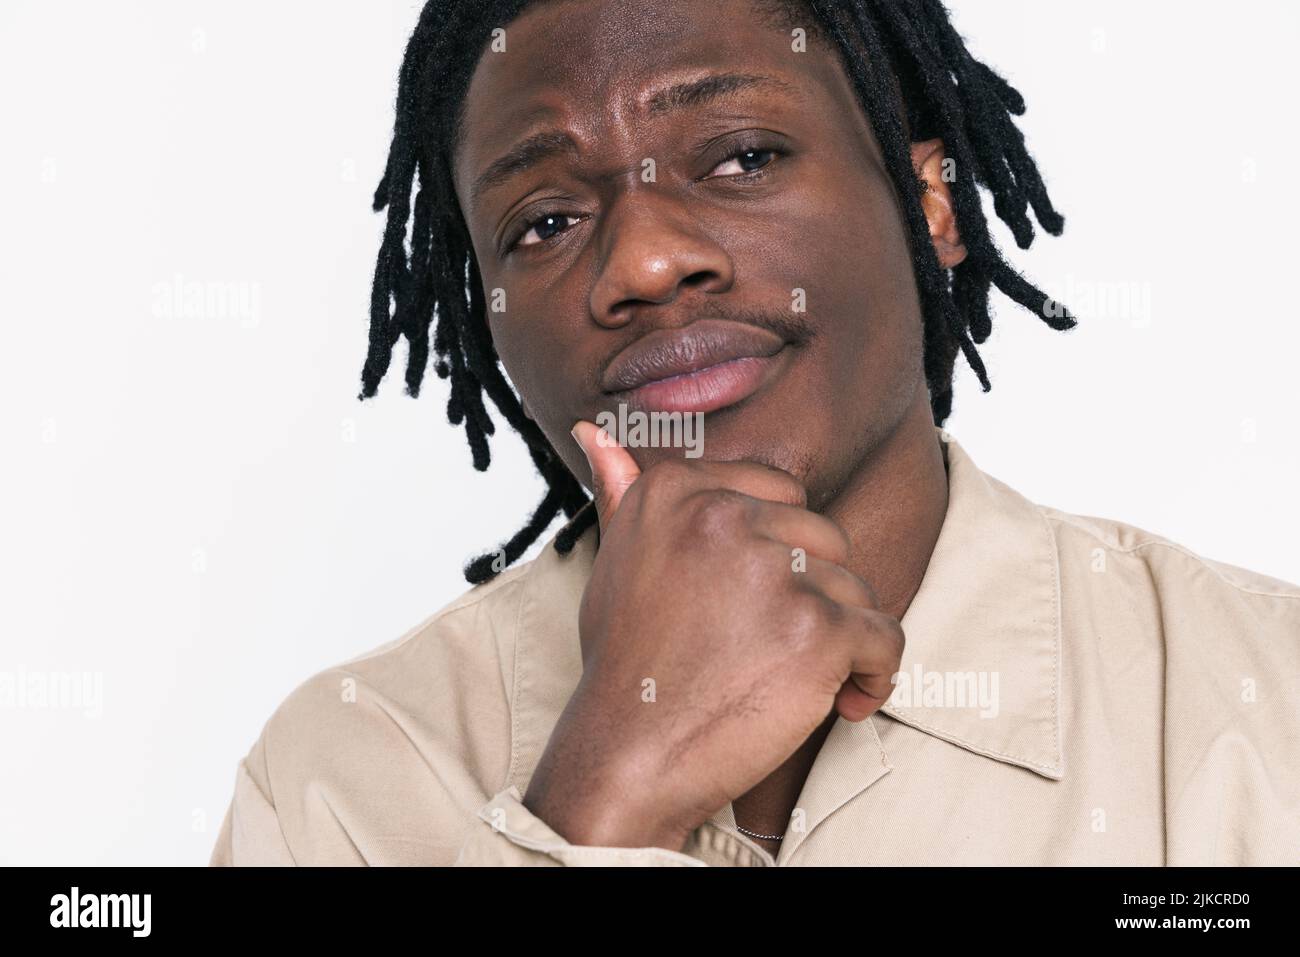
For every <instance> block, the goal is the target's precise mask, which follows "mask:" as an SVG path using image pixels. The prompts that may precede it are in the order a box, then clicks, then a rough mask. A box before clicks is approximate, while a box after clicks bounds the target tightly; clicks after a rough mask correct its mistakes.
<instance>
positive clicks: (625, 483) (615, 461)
mask: <svg viewBox="0 0 1300 957" xmlns="http://www.w3.org/2000/svg"><path fill="white" fill-rule="evenodd" d="M573 439H574V441H575V442H577V443H578V446H579V448H581V449H582V451H583V453H585V454H586V456H587V464H588V465H590V466H591V494H592V497H593V498H594V499H595V500H596V513H597V514H598V515H599V516H600V527H601V529H602V530H604V529H608V528H609V523H610V521H611V520H612V519H613V518H614V513H615V512H616V511H618V506H619V503H620V502H622V501H623V493H625V492H626V491H627V490H628V487H629V486H630V485H631V484H632V483H633V482H635V481H636V480H637V478H638V477H639V476H640V475H641V469H640V467H639V466H638V465H637V464H636V460H635V459H633V458H632V456H631V454H630V453H629V452H628V450H627V449H625V448H623V447H622V446H621V445H619V444H618V443H617V442H615V441H614V439H613V437H612V436H610V434H609V433H608V432H606V431H605V430H604V429H602V428H600V427H599V426H597V425H595V424H593V423H591V422H587V421H585V420H583V421H581V422H579V423H578V424H577V425H575V426H574V427H573Z"/></svg>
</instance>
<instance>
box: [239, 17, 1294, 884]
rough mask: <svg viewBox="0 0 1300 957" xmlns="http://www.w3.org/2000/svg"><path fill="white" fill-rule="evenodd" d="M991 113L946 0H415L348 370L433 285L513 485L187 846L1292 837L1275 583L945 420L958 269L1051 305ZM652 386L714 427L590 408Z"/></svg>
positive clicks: (426, 849)
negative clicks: (984, 444) (1011, 245)
mask: <svg viewBox="0 0 1300 957" xmlns="http://www.w3.org/2000/svg"><path fill="white" fill-rule="evenodd" d="M1023 110H1024V103H1023V100H1022V99H1021V97H1020V94H1019V93H1018V92H1017V91H1016V90H1015V89H1013V88H1012V87H1011V86H1010V85H1009V84H1008V83H1007V82H1006V81H1005V80H1004V79H1002V78H1001V77H1000V76H998V75H997V74H996V73H994V72H993V71H992V70H991V69H990V68H988V67H987V66H985V65H984V64H982V63H980V62H978V61H976V60H975V59H973V58H972V57H971V55H970V54H969V52H968V51H967V50H966V48H965V46H964V44H963V43H962V41H961V38H960V37H959V36H958V35H957V34H956V33H955V31H954V30H953V28H952V26H951V24H950V23H949V21H948V18H947V14H946V11H945V10H944V9H943V7H942V6H941V5H940V4H939V2H938V0H909V2H897V0H894V2H886V0H867V2H848V0H845V2H819V0H817V2H807V3H802V2H795V0H788V2H787V0H781V2H777V0H724V2H717V3H710V4H700V3H694V2H690V0H640V2H628V3H618V4H611V3H602V2H597V0H560V2H548V3H527V2H522V0H521V2H508V3H495V4H493V3H480V2H433V3H430V4H428V5H427V6H426V8H425V10H424V13H423V15H422V16H421V19H420V23H419V25H418V26H417V29H416V31H415V34H414V35H413V37H412V39H411V43H410V45H409V47H408V50H407V54H406V58H405V61H404V64H403V67H402V75H401V81H400V87H399V93H398V102H397V123H396V127H395V134H394V140H393V146H392V151H391V153H390V157H389V163H388V168H387V171H386V174H385V176H384V179H383V182H382V183H381V184H380V187H379V190H378V192H377V194H376V208H377V209H382V208H384V207H385V206H386V207H387V208H388V228H387V231H386V234H385V237H384V242H383V246H382V248H381V250H380V254H379V261H378V267H377V270H376V276H375V296H374V299H373V302H372V316H371V320H372V321H371V349H370V354H369V357H368V360H367V363H366V367H365V370H364V372H363V391H362V394H363V397H364V396H368V395H371V394H373V393H374V391H375V389H376V388H377V386H378V384H379V381H380V380H381V379H382V378H383V376H384V374H385V373H386V370H387V366H388V363H389V359H390V356H391V351H392V348H393V346H394V344H395V343H396V340H397V339H398V338H399V337H401V336H405V337H406V338H407V339H408V342H409V346H410V351H409V360H408V368H407V375H406V379H407V386H408V391H409V392H410V393H411V394H413V395H415V394H418V390H419V386H420V382H421V380H422V377H423V372H424V368H425V366H426V364H427V362H428V359H429V348H430V341H429V330H430V325H431V321H432V320H433V318H434V316H435V314H436V326H435V327H434V332H433V341H432V348H433V351H434V353H435V354H436V363H435V368H436V370H437V371H438V373H439V375H440V376H442V377H443V378H446V379H448V380H449V382H450V386H451V392H450V399H449V405H448V415H449V419H450V420H451V422H452V423H453V424H458V425H463V426H464V427H465V430H466V434H467V437H468V439H469V443H470V447H471V451H472V454H473V456H474V462H475V465H476V466H477V467H478V468H480V469H483V468H486V467H487V465H488V461H489V456H488V445H487V437H488V436H489V435H491V434H492V433H493V430H494V427H493V420H492V418H491V417H490V416H489V414H488V412H487V407H486V404H485V402H484V396H485V395H486V397H487V398H488V399H490V400H491V402H492V404H493V405H495V406H496V408H497V409H498V411H499V412H500V413H501V415H502V416H504V418H505V419H506V421H508V422H509V423H510V424H511V425H512V426H513V427H514V428H515V429H516V430H517V431H518V432H519V433H520V435H521V436H522V437H523V438H524V440H525V441H526V442H527V444H528V446H529V449H530V451H531V453H532V457H533V461H534V462H535V463H536V465H537V467H538V469H539V470H540V472H541V474H542V475H543V476H544V478H545V479H546V482H547V486H548V493H547V495H546V497H545V499H544V500H543V502H542V503H541V505H540V506H539V508H538V510H537V512H536V513H535V514H534V516H532V518H531V520H530V521H529V522H528V523H527V525H526V526H525V527H524V529H523V530H521V532H520V533H519V534H517V535H516V536H515V537H514V538H512V539H511V540H510V541H509V542H507V543H505V545H504V546H503V547H502V548H501V549H500V550H498V551H496V552H493V553H489V554H487V555H484V556H483V557H481V558H479V559H477V560H475V561H474V562H471V563H470V565H469V566H468V567H467V569H466V575H467V578H468V579H469V581H471V582H472V583H475V586H476V587H474V588H473V589H471V590H470V591H469V592H468V593H466V594H465V595H464V596H463V597H462V598H460V599H459V600H457V601H456V602H453V603H452V604H451V605H450V606H448V607H447V608H445V609H443V610H441V611H439V612H438V613H437V614H435V615H434V616H432V617H431V618H430V619H428V620H427V621H425V622H424V623H422V624H421V625H420V626H418V627H417V628H415V629H413V630H412V631H411V632H410V633H408V634H407V635H405V636H403V637H401V638H399V639H397V640H396V641H392V642H389V643H388V644H386V645H383V646H381V647H380V648H377V649H375V650H374V651H372V652H370V653H368V654H366V655H364V656H362V657H360V658H357V659H354V660H352V661H350V662H347V663H345V664H342V665H340V666H339V667H337V668H334V669H330V670H328V671H326V672H323V673H322V674H320V675H317V676H315V677H314V678H312V679H311V680H309V681H307V682H306V683H304V684H303V685H302V686H300V687H299V688H298V689H297V690H295V691H294V692H293V694H292V695H290V696H289V698H288V700H286V702H285V703H284V704H283V705H282V706H281V707H280V708H279V709H278V710H277V712H276V713H275V715H274V716H273V717H272V718H271V720H270V721H269V722H268V723H267V725H266V728H265V729H264V731H263V734H262V736H261V737H260V738H259V740H258V741H257V742H256V744H255V745H254V747H253V749H252V750H251V752H250V753H249V755H248V756H247V757H246V758H245V759H244V760H243V761H242V762H241V763H240V767H239V773H238V778H237V783H236V791H235V798H234V801H233V803H232V807H231V810H230V812H229V813H228V814H227V817H226V820H225V823H224V826H223V829H222V833H221V836H220V838H219V840H218V844H217V847H216V849H215V851H214V854H213V863H216V864H241V863H284V864H289V863H297V864H324V863H370V864H417V863H433V864H452V863H459V864H615V863H620V864H621V863H634V864H728V865H773V864H777V865H784V864H832V863H834V864H958V863H960V864H1013V863H1021V864H1106V863H1112V864H1113V863H1120V864H1210V863H1216V864H1217V863H1228V864H1257V863H1268V862H1271V863H1296V862H1300V738H1298V736H1297V721H1296V703H1297V674H1298V673H1300V667H1298V665H1300V589H1297V588H1296V587H1295V586H1293V585H1289V584H1287V583H1284V582H1279V581H1276V580H1273V579H1269V578H1266V577H1264V576H1261V575H1257V574H1254V573H1251V572H1247V571H1244V570H1241V569H1237V568H1232V567H1229V566H1225V565H1222V564H1219V563H1216V562H1212V561H1208V560H1205V559H1202V558H1200V557H1198V556H1196V555H1193V554H1192V553H1190V552H1189V551H1187V550H1186V549H1184V548H1181V547H1179V546H1177V545H1175V544H1173V543H1170V542H1168V541H1166V540H1164V539H1161V538H1159V537H1157V536H1154V535H1151V534H1149V533H1147V532H1144V531H1141V530H1139V529H1135V528H1131V527H1129V526H1126V525H1122V524H1120V523H1117V522H1112V521H1106V520H1101V519H1094V518H1085V517H1080V516H1074V515H1067V514H1064V513H1062V512H1060V511H1057V510H1055V509H1051V508H1047V507H1043V506H1039V505H1035V504H1033V503H1030V502H1028V501H1026V500H1025V499H1024V498H1023V497H1022V496H1020V495H1018V494H1017V493H1016V492H1015V491H1013V490H1012V489H1011V488H1009V487H1008V486H1006V485H1004V484H1002V483H1001V482H999V481H998V480H996V479H994V478H992V477H991V476H988V475H986V474H984V473H983V472H981V471H980V470H979V469H978V467H977V466H976V464H975V463H974V462H973V460H972V459H971V458H970V456H969V455H968V454H967V453H966V452H965V451H964V450H963V449H962V448H961V446H960V445H959V444H958V443H957V442H956V441H955V440H954V439H953V438H952V437H951V436H949V435H948V434H947V433H945V432H943V431H941V430H939V428H938V427H939V426H941V425H942V423H943V422H944V420H945V419H946V418H947V416H948V414H949V412H950V410H951V401H952V376H953V369H954V364H955V359H956V356H957V354H958V353H959V352H960V353H962V354H963V356H964V357H965V359H966V361H967V362H968V364H970V365H971V366H972V368H973V369H974V370H975V372H976V374H977V375H978V376H979V378H980V381H981V383H982V384H983V385H984V387H985V388H986V389H987V388H988V380H987V376H986V375H985V372H984V368H983V365H982V363H981V362H980V358H979V355H978V353H977V352H976V349H975V347H976V345H977V344H979V343H981V342H983V341H984V340H985V339H986V338H987V336H988V334H989V329H990V319H989V310H988V292H989V288H990V286H991V285H993V286H996V287H997V288H998V289H999V290H1000V291H1001V292H1003V293H1004V294H1006V295H1007V296H1009V297H1010V298H1011V299H1012V300H1014V301H1015V302H1017V303H1019V304H1021V305H1023V306H1025V307H1027V308H1029V309H1032V310H1034V311H1035V312H1036V313H1037V314H1038V315H1039V317H1040V318H1041V319H1042V320H1043V321H1045V322H1047V323H1048V324H1049V325H1050V326H1052V327H1053V328H1057V329H1068V328H1070V327H1071V326H1072V325H1073V319H1072V318H1071V317H1070V316H1069V313H1068V312H1067V311H1066V310H1065V309H1064V308H1062V307H1061V306H1060V305H1059V304H1057V303H1055V302H1053V301H1052V300H1051V299H1049V298H1048V297H1047V296H1046V295H1045V294H1044V293H1042V292H1041V291H1039V290H1038V289H1037V288H1036V287H1034V286H1033V285H1032V284H1031V283H1029V282H1028V281H1026V280H1025V279H1024V278H1022V277H1021V276H1020V275H1019V274H1018V273H1016V272H1015V270H1013V269H1012V268H1011V267H1010V266H1009V265H1008V264H1007V263H1006V262H1005V261H1004V260H1003V258H1002V256H1001V254H1000V253H999V251H998V250H997V248H996V246H995V245H994V243H993V241H992V239H991V237H990V235H989V231H988V226H987V223H986V222H985V220H984V216H983V211H982V208H981V197H980V192H979V188H980V187H983V188H985V189H987V190H988V191H989V192H990V193H991V194H992V196H993V199H994V207H995V210H996V211H997V213H998V215H999V217H1000V218H1001V219H1002V220H1003V221H1004V222H1005V223H1006V224H1007V225H1008V226H1009V227H1010V228H1011V230H1012V232H1013V234H1014V236H1015V238H1016V240H1017V243H1018V244H1019V245H1020V246H1022V247H1026V246H1028V245H1029V243H1030V242H1031V240H1032V238H1033V228H1032V226H1031V224H1030V221H1029V218H1028V215H1027V210H1029V209H1032V210H1033V212H1034V215H1035V218H1036V219H1037V220H1038V222H1039V223H1040V225H1042V226H1043V227H1044V228H1046V229H1047V230H1048V231H1049V232H1052V233H1059V232H1060V230H1061V228H1062V226H1063V222H1062V219H1061V217H1060V216H1059V214H1057V213H1056V211H1055V210H1054V209H1053V208H1052V205H1051V202H1050V199H1049V198H1048V196H1047V192H1046V190H1045V189H1044V187H1043V184H1042V180H1041V178H1040V177H1039V174H1038V172H1037V169H1036V167H1035V165H1034V163H1033V161H1032V159H1031V158H1030V157H1029V154H1028V153H1027V151H1026V150H1025V147H1024V142H1023V138H1022V137H1021V135H1020V134H1019V132H1018V130H1017V129H1016V127H1015V125H1014V122H1013V121H1012V119H1011V116H1012V115H1013V114H1018V113H1021V112H1023ZM413 187H417V188H418V191H417V192H416V196H415V200H414V207H413V208H412V204H411V192H412V188H413ZM408 220H410V221H411V223H412V225H411V236H410V238H409V253H408V251H407V248H406V245H405V244H406V241H407V237H406V231H407V225H408ZM390 303H392V304H394V306H395V308H393V309H392V311H391V313H390ZM498 360H499V363H500V365H498ZM502 367H504V372H503V369H502ZM505 373H508V375H509V380H507V378H506V375H505ZM516 390H517V394H516ZM615 413H617V415H616V414H615ZM654 415H659V416H661V417H662V416H665V415H667V416H672V415H676V416H678V417H679V418H678V419H677V420H674V421H682V422H685V421H693V418H691V417H696V416H702V417H703V421H704V432H703V439H704V441H703V445H702V452H703V454H702V455H699V456H698V457H694V458H692V457H690V456H689V455H688V454H684V452H683V449H682V448H681V447H677V448H673V447H664V446H663V445H658V446H656V445H650V444H646V443H638V442H629V441H626V436H612V435H609V434H608V433H607V432H602V431H600V430H599V429H598V428H597V423H600V424H602V425H610V427H613V425H612V424H613V423H615V422H623V421H626V420H627V418H628V417H629V416H640V417H641V418H642V419H643V420H644V419H645V418H646V417H649V416H654ZM620 417H621V418H620ZM660 421H662V419H660ZM616 431H619V430H618V429H616ZM584 486H585V487H586V488H590V489H591V492H592V498H591V499H590V500H589V499H588V497H587V492H586V491H585V489H584ZM561 512H563V513H564V515H565V516H566V517H567V518H568V523H567V524H566V525H565V526H564V528H563V529H562V530H561V531H560V533H559V534H558V535H556V536H555V538H554V540H553V542H552V545H553V547H547V548H545V549H544V550H543V552H542V553H541V555H540V556H539V557H538V558H537V559H535V560H534V561H532V562H529V563H526V564H522V565H516V566H515V567H512V568H511V567H508V566H511V565H513V564H514V563H515V562H516V561H517V559H519V558H520V557H521V555H522V553H523V552H524V551H525V550H526V549H527V548H528V547H529V545H531V544H532V543H533V542H535V541H536V540H537V539H538V537H539V536H540V535H541V534H542V533H543V532H544V531H545V530H546V529H547V528H548V527H549V526H550V524H551V522H552V520H553V519H554V518H555V517H556V516H557V515H559V513H561Z"/></svg>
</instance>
